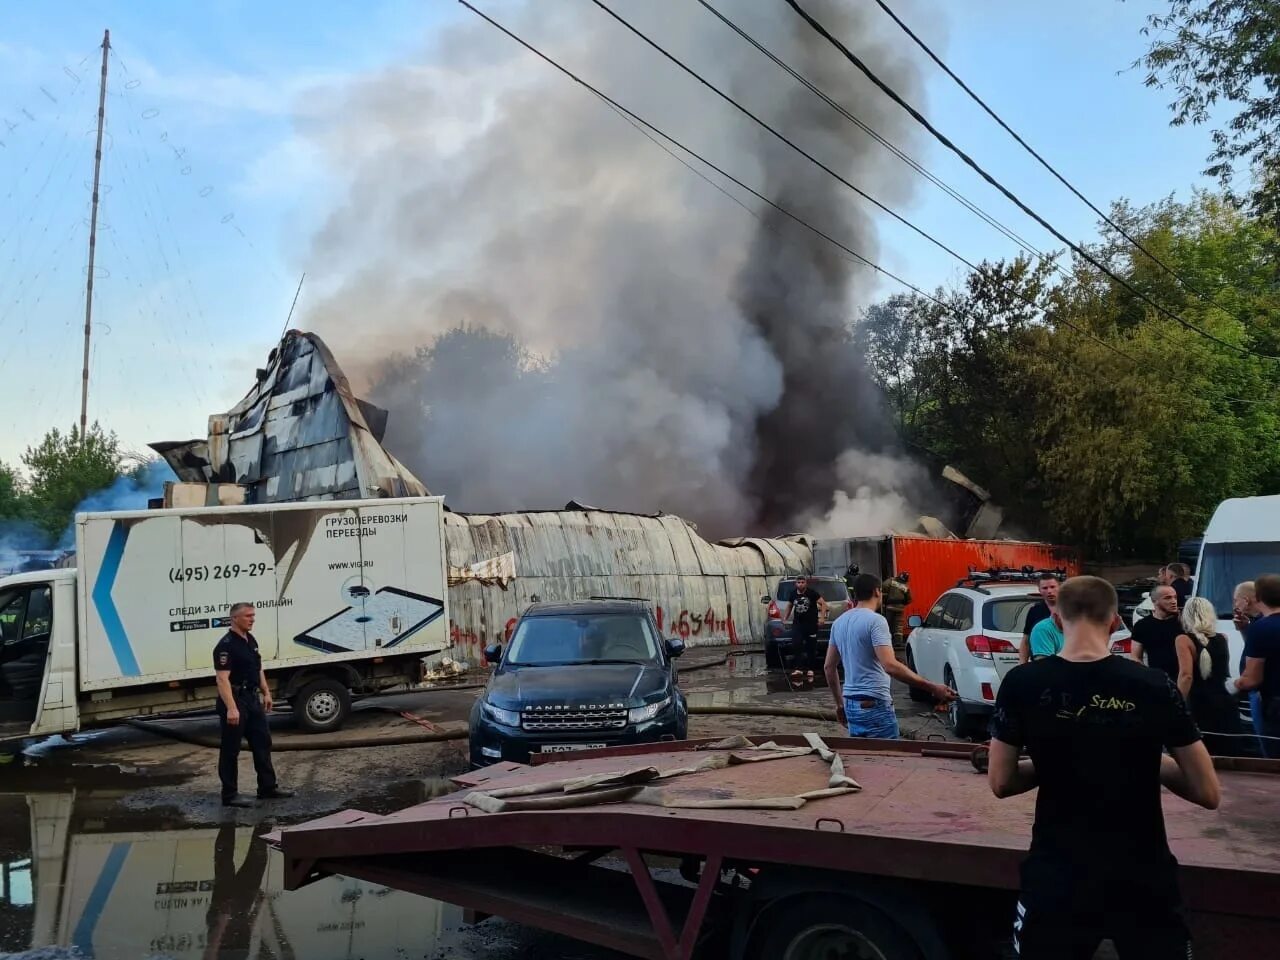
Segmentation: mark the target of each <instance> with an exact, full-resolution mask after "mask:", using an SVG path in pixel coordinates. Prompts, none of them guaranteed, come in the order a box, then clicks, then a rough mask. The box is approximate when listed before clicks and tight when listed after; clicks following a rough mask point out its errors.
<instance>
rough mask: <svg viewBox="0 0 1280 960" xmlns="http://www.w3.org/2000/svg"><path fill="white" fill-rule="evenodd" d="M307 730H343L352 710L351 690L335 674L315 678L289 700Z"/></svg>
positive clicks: (299, 724) (328, 731)
mask: <svg viewBox="0 0 1280 960" xmlns="http://www.w3.org/2000/svg"><path fill="white" fill-rule="evenodd" d="M289 703H290V705H291V706H292V707H293V712H294V715H295V716H297V718H298V726H299V727H301V728H302V729H303V730H305V731H306V732H307V733H332V732H333V731H335V730H341V729H342V725H343V724H344V723H346V722H347V717H348V716H349V715H350V713H351V691H349V690H348V689H347V688H346V686H345V685H344V684H343V683H341V682H340V681H338V680H334V679H333V678H332V677H320V678H319V679H316V680H312V681H311V682H310V683H308V684H307V685H306V686H305V687H303V688H302V689H301V690H299V691H298V692H297V694H296V695H295V696H294V697H293V698H292V699H291V700H290V701H289Z"/></svg>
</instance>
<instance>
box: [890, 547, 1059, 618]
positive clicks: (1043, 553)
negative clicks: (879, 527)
mask: <svg viewBox="0 0 1280 960" xmlns="http://www.w3.org/2000/svg"><path fill="white" fill-rule="evenodd" d="M891 540H892V543H893V572H895V573H903V572H906V573H909V574H911V582H910V585H911V603H910V604H908V606H907V612H906V615H907V616H911V615H912V614H919V615H920V616H921V617H925V616H928V614H929V608H930V607H932V606H933V604H934V601H935V600H937V599H938V597H939V595H940V594H942V593H943V592H944V591H946V590H949V589H951V588H952V587H954V586H955V585H956V581H957V580H959V579H960V578H961V577H963V576H964V575H965V574H967V573H968V572H969V567H974V568H975V569H978V570H987V569H990V568H991V567H1001V568H1020V567H1023V566H1032V567H1035V568H1036V569H1038V570H1043V569H1057V568H1059V567H1061V568H1063V569H1065V570H1066V572H1067V576H1069V577H1070V576H1075V575H1076V574H1078V573H1079V572H1080V553H1079V551H1078V550H1075V549H1073V548H1071V547H1061V546H1055V545H1053V544H1050V543H1030V542H1026V541H1022V540H932V539H930V538H928V537H892V538H891Z"/></svg>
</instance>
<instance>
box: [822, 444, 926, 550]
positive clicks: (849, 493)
mask: <svg viewBox="0 0 1280 960" xmlns="http://www.w3.org/2000/svg"><path fill="white" fill-rule="evenodd" d="M836 474H837V477H838V482H839V484H840V486H839V487H838V488H837V489H836V491H835V493H834V494H833V495H832V501H831V507H830V509H828V510H826V511H825V512H820V513H813V514H810V515H809V516H808V517H807V518H806V519H805V521H804V530H805V532H806V533H810V534H812V535H813V536H815V537H819V538H839V537H874V536H880V535H882V534H886V533H891V532H906V531H911V530H914V529H915V528H916V525H917V522H918V520H919V515H920V511H919V508H918V507H916V506H913V504H918V503H919V502H921V500H922V499H924V498H925V497H927V493H928V489H929V477H928V475H927V474H926V473H925V471H924V470H923V469H922V468H921V467H920V465H919V464H917V463H916V462H915V461H913V460H908V459H906V458H905V457H896V456H889V455H883V454H874V453H865V452H861V451H857V450H846V451H845V452H844V453H843V454H841V455H840V457H839V459H838V460H837V461H836Z"/></svg>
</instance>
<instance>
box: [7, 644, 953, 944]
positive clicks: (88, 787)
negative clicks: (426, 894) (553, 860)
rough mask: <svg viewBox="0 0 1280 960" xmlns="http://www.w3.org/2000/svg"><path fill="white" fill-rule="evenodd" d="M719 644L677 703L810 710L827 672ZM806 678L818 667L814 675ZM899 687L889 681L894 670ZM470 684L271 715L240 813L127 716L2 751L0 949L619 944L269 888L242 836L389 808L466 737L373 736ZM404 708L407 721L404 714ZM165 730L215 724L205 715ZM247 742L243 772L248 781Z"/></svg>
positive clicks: (394, 898) (759, 722)
mask: <svg viewBox="0 0 1280 960" xmlns="http://www.w3.org/2000/svg"><path fill="white" fill-rule="evenodd" d="M718 656H719V654H715V653H711V652H704V651H697V652H696V653H691V654H690V655H689V657H688V658H687V660H686V661H685V662H684V664H683V667H684V668H685V669H684V671H683V673H682V678H681V684H682V686H683V687H684V689H685V691H686V695H687V696H688V699H689V702H690V705H691V706H700V705H712V704H715V705H721V706H731V705H735V704H752V705H776V706H800V707H810V708H812V707H815V706H817V707H821V708H823V709H828V710H829V709H830V708H831V704H832V698H831V695H830V692H829V691H828V690H826V689H825V688H824V687H821V686H819V687H818V688H817V689H814V688H811V687H810V688H800V689H793V688H792V686H791V684H790V683H789V681H788V680H787V678H786V677H785V676H783V674H782V673H781V672H779V671H776V670H768V669H767V668H766V666H765V664H764V658H763V657H762V656H760V655H745V656H737V657H732V658H730V659H729V660H728V661H727V662H725V663H723V664H720V665H716V666H711V667H709V668H703V669H698V668H699V667H700V666H702V665H703V664H707V663H709V662H710V661H711V660H713V659H716V658H718ZM820 683H821V680H819V684H820ZM895 686H896V685H895ZM478 693H479V690H477V689H445V690H434V691H415V692H412V693H406V694H397V695H394V696H388V697H381V698H377V699H374V700H368V701H365V702H363V703H360V704H357V707H356V710H355V712H354V714H353V716H352V719H351V721H350V723H349V724H348V726H347V728H346V729H345V730H344V731H343V733H342V734H341V736H342V737H343V738H345V739H346V740H347V741H348V742H351V741H361V742H365V741H372V743H371V744H370V745H362V746H355V747H349V748H343V749H332V748H330V749H324V750H293V749H290V748H291V747H294V746H297V745H305V744H306V741H307V740H308V738H307V737H306V736H305V735H303V734H300V733H298V732H296V731H295V730H294V729H293V727H292V721H291V718H289V717H288V715H287V714H283V713H282V714H279V715H277V716H275V717H274V718H273V720H272V729H273V736H274V738H275V741H276V746H277V750H276V753H275V764H276V768H277V771H278V773H279V777H280V781H281V784H282V785H285V786H287V787H289V788H290V789H293V790H296V791H297V794H298V795H297V796H296V797H295V798H293V799H290V800H282V801H272V802H263V803H261V804H259V806H258V807H256V808H254V809H251V810H226V809H224V808H222V807H221V805H220V804H219V803H218V780H217V775H216V772H215V769H214V767H215V762H216V756H217V755H216V752H215V751H214V750H211V749H208V748H206V747H202V746H195V745H191V744H188V743H183V742H178V741H175V740H170V739H165V738H161V737H158V736H156V735H154V734H152V733H150V732H143V731H140V730H137V729H133V728H130V727H116V728H112V729H109V730H105V731H99V732H96V733H91V734H84V735H78V736H76V737H74V738H73V739H72V740H71V741H63V740H60V739H53V740H48V741H44V742H41V743H39V744H35V745H33V746H32V747H30V748H29V749H28V751H27V753H26V755H25V756H24V757H23V758H21V759H19V760H16V761H13V762H9V763H8V764H6V765H5V766H0V956H4V955H6V951H7V952H8V953H10V954H15V955H17V956H21V957H24V958H34V957H46V956H47V957H55V956H57V957H62V956H67V957H71V956H85V957H88V956H93V957H97V958H100V960H125V958H129V960H133V958H140V957H172V958H174V960H179V958H185V957H191V958H203V957H231V956H246V955H247V954H246V951H249V953H251V954H252V955H253V956H260V957H273V958H281V960H283V958H286V957H297V958H306V960H329V958H334V960H336V958H347V960H351V958H357V957H359V958H365V960H384V958H385V960H390V958H396V960H401V958H405V960H407V958H431V960H434V958H441V960H443V958H451V960H452V958H458V960H470V958H480V957H484V958H487V960H507V958H511V960H515V958H517V957H519V958H539V957H546V958H551V957H556V958H581V960H597V958H599V960H603V958H606V957H608V958H612V957H616V956H618V955H617V954H613V953H610V952H608V951H603V950H596V949H594V948H590V947H585V946H582V945H579V944H576V943H575V942H572V941H568V940H565V939H563V938H560V937H556V936H552V935H548V934H543V933H541V932H538V931H535V930H530V929H528V928H524V927H520V926H519V925H516V924H512V923H508V922H505V921H502V920H498V919H491V920H488V921H486V922H485V923H483V924H481V925H479V926H477V927H469V926H467V925H465V924H464V923H463V917H462V915H461V911H460V910H458V909H456V908H454V907H452V906H449V905H445V904H440V903H436V902H435V901H430V900H425V899H422V898H418V897H415V896H413V895H410V894H405V893H401V892H399V891H390V890H386V889H385V888H380V887H376V886H374V885H370V884H365V883H361V882H359V881H350V880H346V879H343V878H330V879H328V880H324V881H321V882H319V883H316V884H314V885H312V886H311V887H308V888H305V889H304V890H301V891H297V892H294V893H286V892H284V891H283V890H282V884H281V879H280V864H279V858H278V857H277V856H276V855H275V854H271V853H268V852H267V851H265V849H264V848H263V847H262V844H261V842H260V841H258V840H255V839H254V838H255V836H256V835H257V834H259V833H262V832H264V830H265V829H266V828H268V827H271V826H275V825H279V824H289V823H297V822H300V821H303V820H307V819H311V818H314V817H318V816H322V815H325V814H328V813H332V812H334V811H337V810H343V809H349V808H356V809H362V810H367V811H370V812H373V813H387V812H390V811H392V810H397V809H402V808H403V807H406V806H410V805H412V804H414V803H420V802H422V801H424V800H427V799H430V798H431V797H434V796H438V795H440V794H442V793H446V792H449V791H451V790H453V789H455V788H454V787H453V785H452V784H451V783H450V782H449V777H450V776H453V775H455V774H457V773H460V772H462V771H463V770H465V769H466V764H467V758H466V741H465V740H455V741H451V742H443V743H414V744H401V745H376V744H377V740H378V739H380V738H386V737H393V736H394V737H400V736H404V735H406V734H409V735H415V736H416V735H418V734H421V733H427V732H430V731H450V730H461V729H465V726H466V721H467V716H468V714H469V712H470V709H471V705H472V703H473V702H474V699H475V697H476V696H477V695H478ZM897 705H898V713H899V718H900V722H901V724H902V728H903V734H904V736H908V737H914V738H917V739H927V738H933V737H942V736H943V735H944V734H945V730H944V728H943V725H942V723H941V721H940V720H939V718H938V717H937V715H936V714H933V713H932V712H929V711H927V710H925V709H924V708H922V707H921V705H919V704H916V703H913V702H911V700H910V699H909V698H908V697H907V696H906V692H905V688H903V689H900V690H897ZM403 713H409V714H411V715H412V717H413V718H412V719H410V718H406V717H405V716H403V715H402V714H403ZM169 726H170V728H171V729H173V730H175V731H181V732H182V733H184V734H188V735H193V736H195V737H197V738H199V737H212V736H215V735H216V732H217V723H216V720H215V719H214V718H213V717H212V716H206V717H197V718H189V719H183V720H177V721H172V722H170V723H169ZM808 730H814V731H816V732H818V733H821V734H826V735H830V736H839V735H840V734H841V730H840V728H839V727H838V726H837V725H836V724H834V723H823V722H815V721H812V720H800V719H791V718H764V717H733V716H718V715H717V716H694V717H692V718H691V722H690V730H689V735H690V736H691V737H706V736H720V735H724V734H727V733H748V734H765V735H772V734H781V733H803V732H805V731H808ZM253 785H254V781H253V772H252V766H251V763H250V760H249V757H248V753H247V751H246V752H245V754H244V755H243V756H242V758H241V787H242V789H247V790H252V788H253Z"/></svg>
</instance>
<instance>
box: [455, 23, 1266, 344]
mask: <svg viewBox="0 0 1280 960" xmlns="http://www.w3.org/2000/svg"><path fill="white" fill-rule="evenodd" d="M459 2H460V3H463V4H464V5H465V6H468V7H470V4H467V3H466V2H465V0H459ZM591 2H592V3H594V4H595V5H596V6H597V7H599V8H600V9H601V10H603V11H604V12H605V13H607V14H609V16H611V17H613V19H614V20H617V21H618V22H619V23H620V24H622V25H623V26H624V27H626V28H627V29H628V30H630V31H631V32H632V33H633V34H635V35H636V36H637V37H639V38H640V39H641V40H643V41H644V42H645V43H647V44H648V45H649V46H650V47H652V48H653V49H654V50H656V51H657V52H658V53H660V54H662V55H663V56H664V57H666V58H667V59H668V60H670V61H671V62H672V63H674V64H675V65H676V66H678V67H679V68H680V69H681V70H683V71H684V72H685V73H687V74H689V76H691V77H693V78H694V79H695V80H697V81H698V82H699V83H700V84H702V85H703V86H704V87H706V88H707V89H708V90H711V91H712V92H713V93H715V94H716V95H717V96H719V97H720V98H721V99H722V100H724V101H725V102H726V103H728V104H730V105H731V106H732V107H734V108H735V109H736V110H738V111H739V112H741V113H742V114H744V115H745V116H747V117H749V118H750V119H752V120H754V121H755V122H756V123H757V124H758V125H759V126H761V127H763V128H764V129H765V130H768V131H769V132H770V133H771V134H773V135H774V136H775V137H777V138H778V139H779V140H781V141H782V142H783V143H785V144H786V145H787V146H789V147H790V148H791V149H792V150H794V151H796V153H798V154H800V155H801V156H802V157H804V158H805V159H806V160H808V161H809V162H810V163H812V164H814V165H815V166H817V167H819V168H821V169H822V170H824V171H826V173H828V174H829V175H830V176H832V177H833V178H835V179H836V180H838V181H840V183H842V184H844V185H845V186H846V187H848V188H849V189H850V190H852V191H853V192H854V193H856V194H858V196H860V197H863V198H864V199H866V200H869V201H870V202H871V203H872V204H874V205H875V206H876V207H878V208H879V209H881V210H883V211H884V212H885V213H887V214H889V215H890V216H891V217H893V218H894V219H895V220H897V221H898V222H899V223H902V224H904V225H905V226H907V227H909V228H910V229H911V230H913V231H914V232H915V233H917V234H919V235H920V236H922V237H924V239H926V240H928V241H929V242H930V243H932V244H933V245H934V246H936V247H938V248H939V249H940V250H943V251H944V252H946V253H949V254H950V255H951V256H953V257H954V258H955V259H956V260H958V261H960V262H961V263H962V264H964V265H965V266H966V267H968V268H969V270H971V271H972V272H974V273H976V274H978V275H979V276H981V277H984V278H986V279H988V280H993V281H994V280H995V278H994V277H992V276H991V274H990V273H988V272H987V271H986V270H984V269H983V268H982V267H980V266H978V265H977V264H975V263H973V262H972V261H970V260H969V259H967V258H966V257H965V256H964V255H963V254H960V253H958V252H957V251H956V250H954V249H952V248H951V247H949V246H947V245H946V244H945V243H943V242H942V241H941V240H939V239H938V238H937V237H935V236H933V235H932V234H930V233H928V232H927V231H925V230H924V229H923V228H921V227H919V226H917V225H916V224H914V223H912V222H911V221H910V220H908V219H907V218H906V217H904V216H903V215H902V214H900V213H898V212H897V211H896V210H893V209H892V208H890V207H887V206H885V205H884V204H883V203H881V202H880V201H879V200H877V199H876V198H875V197H873V196H871V195H870V194H869V193H867V192H866V191H864V190H862V189H861V188H860V187H858V186H857V185H856V184H853V183H851V182H849V180H848V179H846V178H845V177H843V176H841V175H840V174H839V173H837V172H836V171H835V170H833V169H832V168H831V167H830V166H828V165H827V164H825V163H823V162H822V161H821V160H819V159H818V158H817V157H815V156H814V155H813V154H811V153H809V152H808V151H807V150H805V149H804V148H803V147H801V146H800V145H799V144H797V143H796V142H795V141H793V140H791V139H789V138H788V137H787V136H786V135H784V134H782V133H780V132H779V131H778V130H777V129H776V128H774V127H772V126H770V125H769V124H768V123H766V122H765V121H764V120H762V119H760V117H759V116H757V115H756V114H754V113H752V112H751V111H750V110H748V109H747V108H746V107H744V106H743V105H742V104H740V103H739V102H738V101H737V100H735V99H733V97H731V96H729V95H728V94H727V93H725V92H724V91H723V90H721V89H720V88H719V87H717V86H716V85H715V84H713V83H712V82H711V81H710V80H708V79H707V78H706V77H704V76H702V74H700V73H698V72H697V71H696V70H694V69H693V68H692V67H690V66H689V65H688V64H686V63H685V62H684V61H683V60H681V59H680V58H679V57H677V56H676V55H675V54H673V53H671V52H670V51H668V50H666V49H665V48H664V47H662V46H661V45H660V44H658V43H657V42H656V41H654V40H653V39H652V38H650V37H649V36H648V35H647V34H645V33H644V32H643V31H641V30H640V29H639V28H637V27H635V26H633V25H632V24H631V23H630V22H628V21H627V20H626V19H625V18H623V17H622V16H620V15H619V14H617V13H615V12H614V11H613V10H611V9H610V8H609V7H608V6H607V5H606V4H605V3H603V2H602V0H591ZM472 9H475V8H474V7H473V8H472ZM477 12H479V11H477ZM486 19H487V18H486ZM646 125H647V124H646ZM672 142H673V143H674V142H675V141H674V140H673V141H672ZM682 149H683V148H682ZM748 189H749V188H748ZM753 192H754V191H753ZM766 202H771V201H766ZM823 236H826V235H825V234H823ZM1063 239H1064V242H1065V238H1063ZM845 249H847V248H845ZM855 256H858V258H859V259H864V258H863V257H862V256H861V255H860V254H855ZM866 262H868V263H869V261H866ZM876 269H879V268H878V267H877V268H876ZM893 279H895V280H898V282H899V283H902V284H904V285H905V286H909V287H911V289H912V290H915V291H916V292H917V293H921V292H922V291H920V290H919V288H918V287H915V286H914V285H912V284H908V283H906V281H904V280H901V279H900V278H898V277H894V278H893ZM1011 292H1012V293H1013V294H1014V296H1016V297H1018V298H1019V299H1021V300H1023V301H1024V302H1026V303H1027V304H1029V305H1030V306H1032V307H1034V308H1035V309H1037V310H1039V309H1041V308H1040V305H1039V304H1037V303H1035V301H1033V300H1032V299H1031V298H1030V297H1027V296H1026V295H1025V294H1023V293H1022V291H1020V290H1016V289H1013V288H1011ZM924 295H925V296H928V294H924ZM930 299H932V300H935V302H938V301H937V298H934V297H930ZM1063 322H1064V323H1066V324H1067V326H1069V327H1070V328H1071V329H1073V330H1076V331H1077V332H1080V333H1083V334H1085V335H1086V336H1088V337H1090V338H1091V339H1093V340H1096V341H1097V342H1098V343H1100V344H1102V345H1103V346H1105V347H1107V349H1109V350H1112V351H1114V352H1116V353H1118V354H1120V355H1121V356H1125V357H1126V359H1129V360H1132V359H1133V358H1132V357H1128V356H1127V355H1126V354H1124V353H1122V352H1121V351H1119V350H1117V349H1116V348H1115V347H1114V346H1112V345H1111V344H1109V343H1106V341H1104V340H1101V339H1099V338H1098V337H1096V336H1094V335H1093V334H1091V333H1089V332H1088V331H1085V330H1082V329H1081V328H1080V327H1077V326H1076V325H1075V324H1073V323H1071V322H1070V321H1065V320H1064V321H1063ZM1277 359H1280V358H1277Z"/></svg>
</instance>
